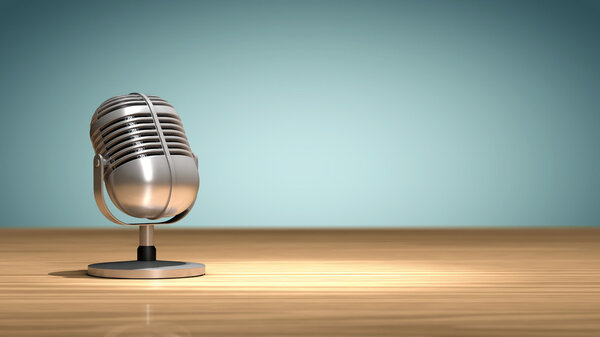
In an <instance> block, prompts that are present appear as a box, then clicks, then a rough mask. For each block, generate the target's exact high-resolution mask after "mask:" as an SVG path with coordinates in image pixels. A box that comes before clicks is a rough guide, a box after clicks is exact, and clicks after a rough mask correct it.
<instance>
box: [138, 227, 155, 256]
mask: <svg viewBox="0 0 600 337" xmlns="http://www.w3.org/2000/svg"><path fill="white" fill-rule="evenodd" d="M137 260H138V261H156V247H154V225H140V245H139V246H138V249H137Z"/></svg>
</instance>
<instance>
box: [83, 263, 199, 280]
mask: <svg viewBox="0 0 600 337" xmlns="http://www.w3.org/2000/svg"><path fill="white" fill-rule="evenodd" d="M88 275H91V276H98V277H108V278H140V279H157V278H179V277H193V276H201V275H204V265H203V264H201V263H192V262H178V261H119V262H104V263H94V264H90V265H89V266H88Z"/></svg>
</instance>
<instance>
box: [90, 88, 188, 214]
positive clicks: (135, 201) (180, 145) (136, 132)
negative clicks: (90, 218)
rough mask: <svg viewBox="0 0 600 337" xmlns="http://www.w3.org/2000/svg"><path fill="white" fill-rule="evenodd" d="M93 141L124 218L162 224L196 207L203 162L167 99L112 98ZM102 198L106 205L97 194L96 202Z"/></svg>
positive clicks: (93, 127)
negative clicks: (197, 156) (200, 160)
mask: <svg viewBox="0 0 600 337" xmlns="http://www.w3.org/2000/svg"><path fill="white" fill-rule="evenodd" d="M90 138H91V140H92V145H93V147H94V151H95V153H96V158H100V159H101V160H98V159H96V160H98V162H95V164H94V165H95V167H96V165H102V167H101V168H102V170H100V171H99V172H102V174H98V175H101V176H100V177H97V174H96V173H95V180H96V179H98V180H104V181H105V182H106V189H107V191H108V195H109V196H110V199H111V200H112V201H113V203H114V204H115V205H116V206H117V207H118V208H119V209H120V210H121V211H123V212H124V213H126V214H128V215H131V216H133V217H137V218H147V219H158V218H163V217H171V216H177V215H179V214H182V213H183V212H186V211H189V209H190V208H191V207H192V205H193V204H194V201H195V199H196V195H197V193H198V185H199V178H198V166H197V165H198V164H197V160H196V157H195V155H194V154H193V152H192V150H191V148H190V145H189V143H188V140H187V137H186V135H185V131H184V130H183V125H182V123H181V119H180V118H179V115H178V114H177V112H176V111H175V108H173V106H172V105H171V104H169V102H167V101H166V100H164V99H162V98H160V97H157V96H146V95H143V94H137V93H134V94H129V95H122V96H116V97H113V98H110V99H107V100H106V101H104V102H103V103H102V104H101V105H100V106H99V107H98V109H96V112H95V113H94V115H93V117H92V122H91V124H90ZM100 162H101V163H100ZM99 184H100V192H101V186H102V184H101V183H99ZM94 190H95V193H96V192H97V190H98V188H97V186H96V182H95V187H94ZM99 197H101V198H102V200H101V201H102V203H103V202H104V200H103V197H102V196H98V195H96V201H97V202H98V198H99ZM98 204H99V207H100V203H98ZM100 208H101V211H102V213H103V214H104V215H105V216H107V218H109V219H111V220H112V221H114V222H117V223H121V222H118V221H115V219H114V217H113V218H111V217H109V216H108V215H107V214H106V213H105V212H104V211H103V210H102V207H100ZM107 212H108V213H109V214H110V211H107ZM185 214H187V212H186V213H185Z"/></svg>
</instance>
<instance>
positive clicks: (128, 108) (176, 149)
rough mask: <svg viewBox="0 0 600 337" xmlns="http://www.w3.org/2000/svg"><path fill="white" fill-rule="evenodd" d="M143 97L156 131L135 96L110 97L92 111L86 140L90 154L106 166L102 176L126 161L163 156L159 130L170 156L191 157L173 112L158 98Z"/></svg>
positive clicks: (145, 109) (146, 110)
mask: <svg viewBox="0 0 600 337" xmlns="http://www.w3.org/2000/svg"><path fill="white" fill-rule="evenodd" d="M147 97H148V98H149V99H150V101H151V102H152V105H153V106H154V110H155V112H156V115H157V117H158V121H159V123H160V128H157V126H156V124H155V121H154V118H153V116H152V114H151V112H150V108H149V107H148V105H147V104H146V102H145V101H144V100H143V99H142V97H141V96H139V95H136V94H129V95H121V96H116V97H112V98H110V99H107V100H106V101H104V102H103V103H102V104H100V106H99V107H98V109H96V111H95V113H94V115H93V117H92V122H91V124H90V138H91V140H92V145H93V147H94V151H95V152H96V153H97V154H100V155H102V156H103V157H104V158H105V159H106V160H107V162H108V167H107V168H106V170H105V174H106V175H108V174H109V173H110V172H112V170H114V169H116V168H117V167H119V166H121V165H123V164H125V163H127V162H129V161H132V160H135V159H138V158H143V157H149V156H160V155H165V152H164V151H165V149H163V146H162V144H161V141H160V137H159V132H160V131H159V129H160V130H162V135H163V136H164V138H165V141H166V146H167V149H166V150H168V151H169V154H170V155H171V156H173V155H181V156H188V157H193V154H192V150H191V148H190V145H189V143H188V140H187V136H186V134H185V131H184V129H183V124H182V123H181V119H180V118H179V115H178V114H177V112H176V111H175V108H174V107H173V106H172V105H171V104H169V102H167V101H166V100H164V99H162V98H160V97H158V96H147Z"/></svg>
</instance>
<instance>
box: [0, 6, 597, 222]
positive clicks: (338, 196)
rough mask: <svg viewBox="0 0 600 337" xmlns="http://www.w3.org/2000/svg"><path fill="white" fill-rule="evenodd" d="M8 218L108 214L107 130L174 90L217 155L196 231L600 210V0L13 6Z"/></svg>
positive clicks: (5, 63)
mask: <svg viewBox="0 0 600 337" xmlns="http://www.w3.org/2000/svg"><path fill="white" fill-rule="evenodd" d="M0 45H1V54H0V74H1V77H0V93H1V98H2V110H1V118H2V123H1V128H2V132H1V134H0V149H1V158H2V159H1V160H2V174H1V175H0V184H1V190H0V199H1V200H0V201H1V205H2V206H1V207H2V208H1V210H2V217H1V221H0V224H1V226H18V227H33V226H60V227H63V226H64V227H95V226H98V227H106V228H114V226H115V225H113V224H111V223H109V222H108V220H106V219H104V218H103V217H102V215H101V214H100V213H99V211H98V210H97V209H96V206H95V203H94V200H93V197H92V156H93V151H92V147H91V144H90V140H89V136H88V132H89V122H90V119H91V116H92V113H93V111H94V110H95V109H96V107H97V106H98V105H99V104H100V103H101V102H102V101H103V100H105V99H107V98H109V97H111V96H115V95H119V94H124V93H129V92H133V91H139V92H143V93H147V94H155V95H159V96H161V97H164V98H165V99H167V100H169V101H170V102H171V103H172V104H173V105H174V106H175V107H176V109H177V110H178V112H179V113H180V115H181V117H182V119H183V123H184V126H185V128H186V131H187V134H188V137H189V140H190V143H191V145H192V149H193V150H194V151H195V152H196V153H197V154H198V156H199V160H200V177H201V187H200V192H199V196H198V200H197V203H196V206H195V209H194V210H193V211H192V213H191V214H190V216H189V217H188V218H187V219H185V220H184V221H182V222H181V223H180V224H178V225H177V226H179V227H192V226H194V227H196V226H197V227H396V226H397V227H424V226H434V227H446V226H460V227H465V226H468V227H479V226H594V225H598V224H600V179H599V178H600V177H599V173H600V91H599V88H600V6H598V4H597V3H596V2H587V1H585V2H583V1H580V2H577V1H564V2H551V1H389V2H388V1H235V2H232V1H214V2H196V1H189V2H186V1H159V2H157V1H139V2H132V1H119V2H87V1H73V2H64V1H38V2H31V1H15V2H6V1H5V2H2V3H0Z"/></svg>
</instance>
